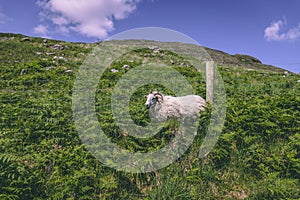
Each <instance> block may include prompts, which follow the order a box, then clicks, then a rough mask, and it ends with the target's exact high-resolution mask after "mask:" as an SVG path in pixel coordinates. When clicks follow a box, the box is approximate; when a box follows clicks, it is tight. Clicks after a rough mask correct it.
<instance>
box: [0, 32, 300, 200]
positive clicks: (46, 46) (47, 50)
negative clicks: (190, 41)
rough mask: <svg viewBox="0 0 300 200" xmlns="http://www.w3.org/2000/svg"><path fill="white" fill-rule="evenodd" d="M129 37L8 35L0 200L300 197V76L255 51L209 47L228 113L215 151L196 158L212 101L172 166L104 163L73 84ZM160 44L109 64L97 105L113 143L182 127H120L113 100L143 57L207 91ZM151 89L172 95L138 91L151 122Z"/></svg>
mask: <svg viewBox="0 0 300 200" xmlns="http://www.w3.org/2000/svg"><path fill="white" fill-rule="evenodd" d="M122 42H124V41H112V42H109V43H108V44H109V45H110V47H107V46H105V45H106V44H102V43H100V44H99V43H95V44H85V43H69V42H63V41H55V40H49V39H43V38H31V37H26V36H23V35H15V34H7V33H2V34H0V49H1V54H0V91H1V92H0V110H1V115H0V198H1V199H246V198H247V199H298V198H300V190H299V178H300V165H299V163H300V160H299V159H300V158H299V157H300V154H299V149H300V134H299V133H300V97H299V93H300V83H299V81H298V80H300V76H299V75H296V74H292V73H289V72H288V73H284V72H285V70H283V69H280V68H276V67H273V66H269V65H264V64H262V63H261V62H260V61H259V60H257V59H255V58H252V57H250V56H246V55H229V54H226V53H224V52H221V51H216V50H212V49H209V48H206V51H207V52H208V53H209V54H210V56H211V57H212V58H213V59H214V60H215V61H216V63H217V64H218V66H217V68H218V71H219V73H220V74H221V76H222V79H223V81H224V86H225V90H226V98H227V105H224V106H226V108H227V112H226V121H225V126H224V128H223V130H222V133H221V136H220V138H219V140H218V142H217V144H216V146H215V147H214V148H213V150H212V151H211V152H210V153H209V154H208V156H207V157H205V158H202V159H200V158H198V152H199V148H200V145H201V143H202V141H203V138H204V136H205V134H206V133H207V127H208V123H209V120H210V116H211V108H210V107H208V109H207V111H206V112H204V113H203V114H202V115H201V117H200V118H199V123H200V126H199V127H198V133H199V134H198V135H197V136H196V138H195V140H194V142H193V144H192V145H191V147H190V148H189V149H188V150H187V152H186V153H185V154H184V155H183V156H181V157H180V158H179V159H177V160H176V162H174V163H173V164H171V165H169V166H168V167H165V168H163V169H160V170H158V171H155V172H149V173H140V174H131V173H125V172H121V171H116V170H114V169H111V168H109V167H106V166H105V165H103V164H102V163H101V162H99V161H98V160H97V159H96V158H95V157H94V156H93V155H92V154H91V153H90V152H89V151H88V150H86V147H85V145H83V143H82V141H81V140H80V138H79V136H78V133H77V130H76V127H75V124H74V120H73V111H72V103H73V102H72V93H73V92H74V91H73V86H74V83H75V81H76V77H77V75H78V73H79V68H80V66H81V65H82V63H83V62H84V60H85V59H86V57H87V56H88V55H89V54H90V53H91V52H92V49H93V48H94V47H96V46H99V45H104V47H105V48H106V47H107V48H112V49H113V48H115V46H117V45H118V44H121V43H122ZM127 42H128V41H127ZM130 42H132V43H143V42H147V41H130ZM155 44H156V46H160V45H163V43H155ZM109 45H108V46H109ZM172 45H174V48H180V47H181V46H183V45H185V44H180V43H174V44H172ZM104 47H103V48H104ZM100 48H101V46H100ZM193 48H194V47H192V46H191V50H190V52H189V53H190V54H193V51H194V49H193ZM156 50H157V49H153V48H142V49H137V50H135V51H133V52H130V53H127V54H125V55H122V56H121V57H120V58H119V59H118V60H116V61H114V62H112V63H111V65H110V66H109V68H108V69H107V70H106V71H104V73H103V75H102V77H101V79H100V80H99V84H98V86H97V94H96V96H95V110H96V112H97V118H98V120H99V125H100V127H101V128H102V129H103V130H104V132H105V134H106V135H107V137H109V138H111V140H112V141H113V142H114V143H116V144H118V145H119V146H120V147H122V148H124V149H128V150H129V151H131V152H149V151H155V150H158V149H161V148H163V147H164V146H166V145H167V144H168V143H169V142H170V141H171V140H172V139H173V138H174V135H176V133H177V130H178V126H179V124H178V122H177V121H176V120H169V121H168V122H167V123H166V124H164V127H163V129H162V130H161V131H160V132H159V134H157V135H155V136H152V137H150V138H147V139H144V138H143V139H137V138H135V137H132V136H130V133H126V132H124V131H122V130H120V129H119V127H118V126H117V125H116V123H115V121H114V118H113V115H112V111H111V100H110V97H111V95H112V91H113V89H114V88H115V87H116V85H117V83H118V81H119V80H120V79H121V77H122V76H124V75H126V74H127V73H128V72H130V70H131V69H135V68H137V67H138V66H140V65H142V64H143V61H145V60H147V61H148V62H149V63H162V64H164V65H171V66H172V68H173V69H175V70H176V71H178V72H179V73H180V74H182V75H183V76H184V77H186V79H187V80H188V81H189V83H190V84H191V85H192V86H193V88H194V89H195V91H196V93H197V94H201V95H202V96H203V97H205V80H203V78H202V77H201V76H200V75H199V73H197V71H196V70H195V69H194V67H193V65H192V64H191V63H189V62H188V60H186V58H185V57H184V56H183V55H180V54H178V53H175V52H173V51H167V50H163V49H162V50H159V51H156ZM154 51H155V52H154ZM170 61H171V62H170ZM125 65H128V66H130V69H128V68H124V66H125ZM112 70H114V71H112ZM153 88H155V89H158V90H159V91H162V92H163V93H165V94H172V91H170V90H168V88H166V87H163V86H161V85H159V84H147V85H145V86H143V87H140V88H138V89H137V90H136V91H135V92H134V93H133V95H132V97H131V98H130V108H129V110H130V114H131V118H132V120H133V121H134V122H135V123H137V124H139V125H141V126H146V125H147V124H149V123H150V119H149V113H148V110H147V109H145V108H144V101H145V99H144V95H145V94H147V93H148V92H149V90H152V89H153ZM212 106H213V105H212Z"/></svg>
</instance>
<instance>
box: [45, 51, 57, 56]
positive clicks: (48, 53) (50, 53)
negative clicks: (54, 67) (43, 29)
mask: <svg viewBox="0 0 300 200" xmlns="http://www.w3.org/2000/svg"><path fill="white" fill-rule="evenodd" d="M46 55H47V56H52V55H55V53H52V52H46Z"/></svg>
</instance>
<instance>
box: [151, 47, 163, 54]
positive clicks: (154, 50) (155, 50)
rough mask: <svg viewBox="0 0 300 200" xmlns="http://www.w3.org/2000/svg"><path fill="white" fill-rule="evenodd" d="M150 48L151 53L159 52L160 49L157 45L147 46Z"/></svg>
mask: <svg viewBox="0 0 300 200" xmlns="http://www.w3.org/2000/svg"><path fill="white" fill-rule="evenodd" d="M148 48H149V49H150V50H152V51H153V53H159V52H160V51H161V48H159V47H158V46H150V47H148Z"/></svg>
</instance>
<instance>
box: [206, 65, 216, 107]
mask: <svg viewBox="0 0 300 200" xmlns="http://www.w3.org/2000/svg"><path fill="white" fill-rule="evenodd" d="M214 76H215V66H214V62H213V61H206V101H207V102H210V103H212V101H213V94H214Z"/></svg>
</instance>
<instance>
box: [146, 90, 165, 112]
mask: <svg viewBox="0 0 300 200" xmlns="http://www.w3.org/2000/svg"><path fill="white" fill-rule="evenodd" d="M145 98H146V99H147V100H146V103H145V105H146V107H147V108H148V109H149V108H151V107H152V106H155V105H156V103H157V102H162V101H163V99H164V97H163V95H162V94H160V93H159V92H157V91H153V92H152V93H150V94H148V95H146V96H145Z"/></svg>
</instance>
